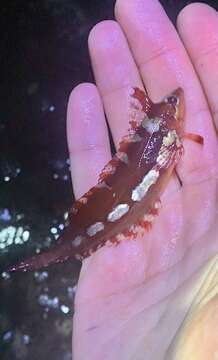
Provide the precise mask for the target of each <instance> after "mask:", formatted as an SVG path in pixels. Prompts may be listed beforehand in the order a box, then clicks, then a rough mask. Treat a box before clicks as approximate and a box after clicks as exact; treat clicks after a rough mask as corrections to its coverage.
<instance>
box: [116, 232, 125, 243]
mask: <svg viewBox="0 0 218 360" xmlns="http://www.w3.org/2000/svg"><path fill="white" fill-rule="evenodd" d="M116 240H117V241H118V242H120V241H123V240H126V236H125V235H123V234H122V233H120V234H117V236H116Z"/></svg>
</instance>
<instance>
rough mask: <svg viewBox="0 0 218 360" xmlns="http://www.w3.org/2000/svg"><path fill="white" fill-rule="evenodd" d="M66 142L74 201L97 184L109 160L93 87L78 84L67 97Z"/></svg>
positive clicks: (97, 95) (97, 98) (106, 140)
mask: <svg viewBox="0 0 218 360" xmlns="http://www.w3.org/2000/svg"><path fill="white" fill-rule="evenodd" d="M67 139H68V148H69V153H70V163H71V175H72V183H73V189H74V194H75V197H76V198H78V197H79V196H81V195H82V194H83V193H84V192H86V191H87V190H88V189H89V188H90V187H91V186H93V185H95V183H96V182H97V178H98V174H99V172H100V171H101V169H102V168H103V167H104V165H105V163H106V162H108V161H109V160H110V158H111V152H110V143H109V138H108V131H107V125H106V121H105V117H104V111H103V106H102V102H101V99H100V96H99V93H98V90H97V88H96V87H95V86H94V85H93V84H81V85H79V86H77V87H76V88H75V89H73V91H72V92H71V94H70V98H69V102H68V109H67Z"/></svg>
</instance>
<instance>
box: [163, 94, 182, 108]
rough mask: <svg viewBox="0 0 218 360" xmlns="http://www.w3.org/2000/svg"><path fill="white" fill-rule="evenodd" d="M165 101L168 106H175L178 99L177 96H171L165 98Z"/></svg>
mask: <svg viewBox="0 0 218 360" xmlns="http://www.w3.org/2000/svg"><path fill="white" fill-rule="evenodd" d="M166 101H167V102H168V104H170V105H174V106H176V105H178V102H179V99H178V97H177V96H175V95H171V96H168V97H167V99H166Z"/></svg>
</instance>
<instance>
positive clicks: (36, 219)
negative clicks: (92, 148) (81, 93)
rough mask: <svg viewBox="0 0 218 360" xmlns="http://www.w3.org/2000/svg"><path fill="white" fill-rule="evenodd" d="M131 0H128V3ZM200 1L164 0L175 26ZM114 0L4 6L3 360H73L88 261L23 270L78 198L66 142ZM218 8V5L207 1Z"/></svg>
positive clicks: (0, 126) (0, 171)
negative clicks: (75, 100) (69, 109)
mask: <svg viewBox="0 0 218 360" xmlns="http://www.w3.org/2000/svg"><path fill="white" fill-rule="evenodd" d="M127 1H128V0H127ZM192 2H193V1H180V0H168V1H167V0H165V1H164V0H163V1H161V3H162V4H163V5H164V7H165V10H166V12H167V13H168V15H169V17H170V18H171V19H172V21H173V22H174V23H175V19H176V16H177V14H178V12H179V11H180V10H181V9H182V8H183V7H184V6H185V5H186V4H188V3H192ZM114 3H115V1H114V0H104V1H102V0H87V1H86V0H29V1H26V0H25V1H23V0H19V1H16V0H15V1H3V3H2V4H1V25H2V31H1V49H0V50H1V51H0V61H1V86H0V91H1V96H0V102H1V116H0V359H1V360H19V359H22V360H26V359H28V360H29V359H31V360H35V359H37V360H38V359H40V360H45V359H47V358H48V357H50V358H52V359H53V360H60V359H61V360H70V359H72V349H71V336H72V315H73V300H74V294H75V289H76V283H77V279H78V274H79V270H80V263H79V262H77V261H75V262H71V263H65V264H61V265H60V264H59V265H57V266H52V267H51V268H49V269H45V270H42V271H39V272H32V273H24V274H13V276H10V275H9V274H8V273H6V272H5V268H6V267H7V266H8V265H9V264H11V263H13V262H15V261H17V260H20V259H22V258H24V257H25V256H28V255H30V254H33V253H39V252H40V251H41V249H42V248H47V247H49V246H50V245H51V244H52V243H53V242H55V240H56V238H57V237H58V234H59V233H60V232H61V231H62V230H63V224H64V221H65V218H66V216H67V209H68V208H69V207H70V205H71V203H72V200H73V192H72V187H71V181H70V163H69V158H68V152H67V141H66V123H65V118H66V106H67V100H68V96H69V93H70V91H71V89H72V88H73V87H74V86H76V85H77V84H79V83H80V82H83V81H91V82H93V81H94V79H93V75H92V71H91V67H90V61H89V55H88V49H87V37H88V33H89V31H90V29H91V28H92V27H93V25H95V24H96V23H97V22H99V21H101V20H103V19H113V7H114ZM205 3H208V4H210V5H212V6H214V7H216V8H217V9H218V1H205Z"/></svg>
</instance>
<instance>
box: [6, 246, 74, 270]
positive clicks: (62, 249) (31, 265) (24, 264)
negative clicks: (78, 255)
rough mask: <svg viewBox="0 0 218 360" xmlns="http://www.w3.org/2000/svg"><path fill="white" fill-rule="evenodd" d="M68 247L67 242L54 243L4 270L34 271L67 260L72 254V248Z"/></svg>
mask: <svg viewBox="0 0 218 360" xmlns="http://www.w3.org/2000/svg"><path fill="white" fill-rule="evenodd" d="M68 248H69V244H66V243H62V244H61V245H56V246H54V247H52V248H51V249H49V250H47V251H45V252H43V253H42V254H37V255H35V256H32V257H30V258H28V259H27V260H24V261H20V262H19V263H17V264H15V265H12V266H10V267H9V268H8V269H7V270H6V271H7V272H17V271H21V272H26V271H35V270H39V269H41V268H44V267H47V266H49V265H52V264H56V263H60V262H63V261H65V260H67V259H68V258H69V257H70V256H71V255H73V254H72V249H68ZM70 250H71V251H70Z"/></svg>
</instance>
